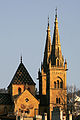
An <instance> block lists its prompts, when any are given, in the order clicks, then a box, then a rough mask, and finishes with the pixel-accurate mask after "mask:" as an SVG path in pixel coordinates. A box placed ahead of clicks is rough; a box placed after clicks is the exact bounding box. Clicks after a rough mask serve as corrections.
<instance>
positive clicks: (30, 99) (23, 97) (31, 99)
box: [16, 89, 39, 104]
mask: <svg viewBox="0 0 80 120" xmlns="http://www.w3.org/2000/svg"><path fill="white" fill-rule="evenodd" d="M26 98H27V99H28V102H26ZM16 101H17V102H21V101H22V103H23V102H24V103H25V104H27V103H28V104H30V103H31V102H32V103H36V104H39V101H38V100H37V99H36V97H35V96H33V95H32V94H31V93H30V92H29V91H28V90H27V89H26V90H25V91H24V92H23V93H22V94H21V95H19V97H18V98H17V99H16Z"/></svg>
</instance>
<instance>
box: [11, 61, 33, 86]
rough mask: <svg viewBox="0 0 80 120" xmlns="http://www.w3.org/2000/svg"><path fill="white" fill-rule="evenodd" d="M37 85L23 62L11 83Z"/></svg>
mask: <svg viewBox="0 0 80 120" xmlns="http://www.w3.org/2000/svg"><path fill="white" fill-rule="evenodd" d="M26 83H27V84H28V85H35V82H34V81H33V80H32V78H31V76H30V75H29V73H28V71H27V69H26V68H25V66H24V64H23V63H22V62H21V63H20V65H19V67H18V69H17V71H16V73H15V75H14V77H13V79H12V81H11V83H10V84H26Z"/></svg>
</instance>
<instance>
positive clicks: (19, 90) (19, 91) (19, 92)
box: [18, 87, 21, 95]
mask: <svg viewBox="0 0 80 120" xmlns="http://www.w3.org/2000/svg"><path fill="white" fill-rule="evenodd" d="M20 94H21V88H20V87H19V88H18V95H20Z"/></svg>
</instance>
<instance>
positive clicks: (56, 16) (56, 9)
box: [55, 7, 57, 18]
mask: <svg viewBox="0 0 80 120" xmlns="http://www.w3.org/2000/svg"><path fill="white" fill-rule="evenodd" d="M55 17H56V18H57V7H56V9H55Z"/></svg>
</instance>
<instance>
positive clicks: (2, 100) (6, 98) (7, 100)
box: [0, 93, 12, 105]
mask: <svg viewBox="0 0 80 120" xmlns="http://www.w3.org/2000/svg"><path fill="white" fill-rule="evenodd" d="M0 104H3V105H10V104H12V100H11V96H10V94H8V93H0Z"/></svg>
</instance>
